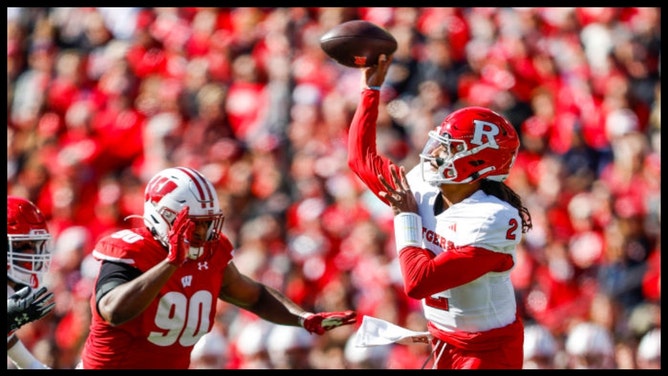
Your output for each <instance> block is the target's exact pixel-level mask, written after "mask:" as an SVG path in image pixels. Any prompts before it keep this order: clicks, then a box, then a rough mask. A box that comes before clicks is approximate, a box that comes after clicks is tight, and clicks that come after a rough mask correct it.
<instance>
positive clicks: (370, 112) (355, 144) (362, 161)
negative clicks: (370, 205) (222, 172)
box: [348, 89, 393, 204]
mask: <svg viewBox="0 0 668 376" xmlns="http://www.w3.org/2000/svg"><path fill="white" fill-rule="evenodd" d="M379 101H380V92H379V91H377V90H368V89H367V90H363V91H362V96H361V98H360V104H359V106H358V107H357V110H356V111H355V116H353V121H352V123H351V125H350V130H349V132H348V166H350V168H351V169H352V171H353V172H355V174H357V176H358V177H359V178H360V179H362V181H363V182H364V184H366V186H367V187H368V188H369V189H370V190H371V191H372V192H373V193H374V194H375V195H376V196H377V197H378V198H379V199H380V200H381V201H383V202H385V203H386V204H387V201H385V199H384V198H382V197H380V196H379V195H378V193H379V192H381V191H384V190H385V187H383V185H382V184H381V183H380V181H379V180H378V175H379V174H383V176H384V177H385V179H386V180H387V181H389V182H391V181H393V180H392V175H391V174H390V166H391V165H392V162H391V161H390V160H389V159H387V158H384V157H382V156H380V155H378V152H377V150H376V120H378V103H379Z"/></svg>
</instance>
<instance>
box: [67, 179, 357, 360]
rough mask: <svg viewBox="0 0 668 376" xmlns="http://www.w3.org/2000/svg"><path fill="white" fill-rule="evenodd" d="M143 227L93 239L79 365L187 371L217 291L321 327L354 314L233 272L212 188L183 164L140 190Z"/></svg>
mask: <svg viewBox="0 0 668 376" xmlns="http://www.w3.org/2000/svg"><path fill="white" fill-rule="evenodd" d="M144 205H145V206H144V215H143V220H144V224H145V226H143V227H138V228H132V229H126V230H121V231H118V232H115V233H113V234H111V235H109V236H107V237H105V238H103V239H101V240H100V241H99V242H98V244H97V245H96V247H95V249H94V250H93V255H94V256H95V257H96V258H97V259H98V260H101V262H102V263H101V267H100V272H99V275H98V278H97V281H96V286H95V292H94V294H93V296H92V297H91V311H92V315H93V317H92V322H91V326H90V333H89V335H88V338H87V339H86V343H85V345H84V349H83V353H82V356H81V363H80V364H79V365H78V367H77V368H83V369H128V368H134V369H138V368H143V369H186V368H188V367H189V365H190V353H191V351H192V349H193V346H194V345H195V343H196V342H197V340H198V339H199V338H200V337H202V336H203V335H204V334H206V333H207V332H209V331H210V330H211V328H212V325H213V321H214V317H215V313H216V312H215V311H216V299H222V300H224V301H226V302H229V303H231V304H234V305H236V306H238V307H240V308H243V309H245V310H248V311H250V312H253V313H255V314H256V315H258V316H259V317H261V318H263V319H265V320H268V321H271V322H273V323H276V324H280V325H291V326H302V327H304V328H305V330H307V331H309V332H311V333H316V334H323V333H325V331H327V330H330V329H333V328H335V327H338V326H341V325H348V324H352V323H354V322H355V320H356V313H355V312H354V311H345V312H321V313H310V312H306V311H304V309H302V308H301V307H299V306H297V305H296V304H295V303H294V302H292V301H291V300H289V299H288V298H287V297H285V296H284V295H283V294H281V293H280V292H279V291H277V290H275V289H272V288H270V287H267V286H265V285H263V284H261V283H259V282H256V281H254V280H252V279H251V278H249V277H247V276H245V275H243V274H241V273H240V272H239V270H238V269H237V267H236V266H235V264H234V262H233V251H234V248H233V246H232V244H231V243H230V241H229V240H228V238H227V237H226V236H225V235H224V234H223V233H222V231H221V229H222V226H223V220H224V216H223V213H222V210H221V208H220V205H219V201H218V197H217V195H216V191H215V188H214V186H213V184H211V182H209V181H208V180H207V179H206V178H205V177H204V176H203V175H202V174H200V173H199V172H198V171H195V170H193V169H190V168H185V167H175V168H168V169H166V170H163V171H161V172H159V173H158V174H156V175H155V176H154V177H153V178H152V179H151V180H150V181H149V183H148V184H147V186H146V190H145V204H144Z"/></svg>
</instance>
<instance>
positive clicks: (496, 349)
mask: <svg viewBox="0 0 668 376" xmlns="http://www.w3.org/2000/svg"><path fill="white" fill-rule="evenodd" d="M510 327H514V328H513V329H514V330H512V331H513V332H514V333H515V334H514V335H510V336H509V335H506V336H504V337H502V338H503V339H502V340H499V339H501V338H499V337H496V338H494V337H493V336H490V338H488V339H489V341H483V342H487V346H479V347H482V348H480V349H475V350H470V349H469V350H466V349H462V348H460V347H456V346H454V345H452V344H448V343H446V342H444V341H442V340H440V339H438V338H436V337H435V336H434V337H433V339H432V340H431V346H432V349H433V351H432V355H431V360H430V362H428V363H427V365H426V366H425V368H428V367H429V366H430V365H432V366H433V364H434V361H437V362H438V363H437V364H436V367H433V368H436V369H522V363H523V358H524V331H523V329H522V324H521V323H520V322H519V321H516V322H515V323H513V324H512V325H510ZM508 329H510V328H508ZM502 330H503V329H502ZM490 334H491V333H490ZM494 342H497V343H498V345H491V346H490V344H492V343H494Z"/></svg>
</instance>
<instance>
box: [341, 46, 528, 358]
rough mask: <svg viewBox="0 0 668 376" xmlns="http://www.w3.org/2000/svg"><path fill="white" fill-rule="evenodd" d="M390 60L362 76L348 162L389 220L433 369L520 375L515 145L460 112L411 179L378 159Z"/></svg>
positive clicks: (503, 127)
mask: <svg viewBox="0 0 668 376" xmlns="http://www.w3.org/2000/svg"><path fill="white" fill-rule="evenodd" d="M390 62H391V56H390V57H388V56H385V55H381V56H380V58H379V61H378V64H377V65H375V66H373V67H368V68H362V69H361V70H362V72H363V74H362V94H361V99H360V103H359V106H358V108H357V111H356V113H355V116H354V118H353V121H352V124H351V127H350V132H349V136H348V137H349V139H348V142H349V145H348V149H349V155H348V158H349V159H348V163H349V165H350V167H351V168H352V169H353V171H355V173H356V174H357V175H358V176H359V177H360V178H361V179H362V180H363V181H364V182H365V184H366V185H367V186H368V187H369V188H370V189H371V190H372V191H373V192H374V193H375V194H376V196H378V197H379V198H380V199H381V200H382V201H383V202H385V203H386V204H388V205H389V206H390V207H391V208H392V209H393V212H394V215H395V217H394V229H395V240H396V246H397V252H398V257H399V261H400V265H401V272H402V276H403V279H404V289H405V292H406V294H407V295H408V296H410V297H412V298H415V299H420V300H421V301H422V307H423V310H424V314H425V317H426V318H427V320H428V329H429V331H430V332H431V334H432V336H433V339H432V364H433V368H438V369H501V368H510V369H520V368H522V360H523V356H522V355H523V349H522V347H523V338H524V334H523V324H522V322H521V320H520V318H519V315H518V312H517V307H516V302H515V295H514V290H513V286H512V284H511V281H510V271H511V269H512V267H513V266H514V263H515V247H516V246H517V245H518V243H519V242H520V240H521V237H522V233H523V232H526V231H527V230H528V229H529V228H531V217H530V215H529V212H528V210H527V209H526V208H525V207H524V206H523V204H522V201H521V199H520V198H519V196H518V195H517V194H516V193H515V192H513V191H512V190H511V189H510V188H509V187H508V186H507V185H505V184H504V183H503V181H504V179H505V178H506V177H507V176H508V173H509V170H510V168H511V167H512V164H513V162H514V160H515V156H516V154H517V150H518V147H519V144H520V143H519V138H518V136H517V134H516V132H515V130H514V128H513V126H512V125H511V124H510V123H509V122H508V121H507V120H506V119H504V118H503V117H502V116H500V115H499V114H497V113H495V112H493V111H491V110H489V109H487V108H481V107H467V108H462V109H459V110H457V111H454V112H452V113H451V114H450V115H448V116H446V118H445V119H444V120H443V122H442V124H440V126H438V127H436V128H435V129H434V130H433V131H431V132H430V133H429V140H428V141H427V143H426V145H425V146H424V149H423V150H422V152H421V153H420V163H418V165H417V166H415V167H414V168H413V169H411V170H410V171H409V172H408V173H406V172H405V169H404V167H400V166H397V165H395V164H394V163H392V162H391V161H390V160H389V159H388V158H386V157H383V156H380V155H378V154H377V150H376V132H375V128H376V120H377V118H378V105H379V101H380V86H381V85H382V83H383V81H384V79H385V75H386V73H387V70H388V68H389V66H390Z"/></svg>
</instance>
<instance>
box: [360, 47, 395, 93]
mask: <svg viewBox="0 0 668 376" xmlns="http://www.w3.org/2000/svg"><path fill="white" fill-rule="evenodd" d="M391 63H392V55H390V56H387V55H385V54H381V55H380V56H379V57H378V64H374V65H372V66H370V67H366V68H362V88H365V87H380V86H381V85H383V82H384V81H385V76H386V75H387V71H388V70H389V69H390V65H391Z"/></svg>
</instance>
